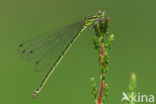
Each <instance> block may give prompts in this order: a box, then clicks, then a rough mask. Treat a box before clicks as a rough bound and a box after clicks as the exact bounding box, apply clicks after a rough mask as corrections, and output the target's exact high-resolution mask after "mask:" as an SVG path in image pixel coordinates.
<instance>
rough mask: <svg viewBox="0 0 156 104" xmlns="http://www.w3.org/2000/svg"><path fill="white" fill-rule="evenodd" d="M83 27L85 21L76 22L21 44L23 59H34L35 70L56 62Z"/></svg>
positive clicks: (20, 52) (20, 51)
mask: <svg viewBox="0 0 156 104" xmlns="http://www.w3.org/2000/svg"><path fill="white" fill-rule="evenodd" d="M82 28H83V21H80V22H76V23H74V24H72V25H69V26H67V27H64V28H61V29H59V30H58V31H56V32H49V33H46V34H43V35H40V36H38V37H36V38H33V39H31V40H28V41H26V42H24V43H22V44H20V45H19V54H20V55H21V56H22V59H24V60H28V61H33V62H34V63H35V71H40V70H42V69H44V68H45V67H48V66H49V65H51V66H52V65H54V64H56V62H57V60H58V59H59V57H61V56H62V54H63V53H64V51H65V50H66V49H67V48H68V46H69V45H70V44H71V43H72V41H73V40H74V39H75V38H76V37H77V35H78V34H79V32H80V31H81V29H82Z"/></svg>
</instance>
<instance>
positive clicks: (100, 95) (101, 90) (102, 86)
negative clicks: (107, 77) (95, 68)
mask: <svg viewBox="0 0 156 104" xmlns="http://www.w3.org/2000/svg"><path fill="white" fill-rule="evenodd" d="M100 44H101V68H103V58H104V46H103V43H102V42H100ZM103 88H104V80H103V72H102V71H101V88H100V93H99V99H98V102H97V104H101V99H102V94H103Z"/></svg>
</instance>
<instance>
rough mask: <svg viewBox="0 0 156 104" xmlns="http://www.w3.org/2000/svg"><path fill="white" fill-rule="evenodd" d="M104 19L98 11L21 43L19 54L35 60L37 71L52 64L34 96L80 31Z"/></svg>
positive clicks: (29, 59) (102, 14)
mask: <svg viewBox="0 0 156 104" xmlns="http://www.w3.org/2000/svg"><path fill="white" fill-rule="evenodd" d="M104 19H105V16H104V12H103V11H98V13H96V14H95V15H91V16H88V17H86V18H84V19H83V20H81V21H78V22H76V23H74V24H71V25H68V26H66V27H64V28H61V29H58V30H57V31H55V32H48V33H45V34H43V35H40V36H38V37H35V38H32V39H30V40H27V41H25V42H23V43H21V44H20V45H19V54H20V55H21V57H22V59H24V60H28V61H32V62H34V63H35V69H34V70H35V71H40V70H42V69H44V68H46V67H48V66H50V65H52V66H51V69H50V70H49V72H48V73H47V75H46V76H45V78H44V79H43V81H42V82H41V84H40V86H39V87H38V88H37V89H36V90H35V91H34V92H33V94H32V96H33V97H35V96H37V95H38V94H39V92H40V91H41V89H42V88H43V86H44V84H45V83H46V81H47V80H48V78H49V76H50V75H51V74H52V72H53V70H54V69H55V67H56V65H57V64H58V63H59V61H60V60H61V59H62V57H63V55H64V54H65V53H66V52H67V50H68V49H69V47H70V46H71V44H72V43H73V41H74V40H75V39H76V38H77V37H78V36H79V35H80V33H81V32H82V31H84V30H85V29H86V28H89V27H93V26H94V25H96V24H98V23H99V22H100V21H102V20H104Z"/></svg>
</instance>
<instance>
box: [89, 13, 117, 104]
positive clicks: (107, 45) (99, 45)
mask: <svg viewBox="0 0 156 104" xmlns="http://www.w3.org/2000/svg"><path fill="white" fill-rule="evenodd" d="M103 17H104V18H101V19H100V20H99V22H98V23H97V24H96V25H94V26H93V28H94V30H95V36H94V37H93V44H94V47H95V49H96V50H97V52H98V63H99V72H100V79H101V84H103V86H102V88H103V89H102V98H99V99H100V100H101V99H102V102H104V100H105V99H106V98H107V96H108V88H109V87H108V84H106V82H105V79H106V72H107V71H108V67H107V65H108V63H109V54H108V51H109V49H111V47H112V43H113V40H114V35H113V34H112V35H110V36H109V37H107V35H108V23H109V17H107V16H106V15H105V13H104V12H103ZM91 87H92V94H93V96H94V99H95V102H96V104H102V102H101V101H99V100H98V97H97V90H98V89H97V87H96V82H95V80H94V78H91ZM100 91H101V90H100ZM100 94H101V93H100V92H99V97H101V96H100Z"/></svg>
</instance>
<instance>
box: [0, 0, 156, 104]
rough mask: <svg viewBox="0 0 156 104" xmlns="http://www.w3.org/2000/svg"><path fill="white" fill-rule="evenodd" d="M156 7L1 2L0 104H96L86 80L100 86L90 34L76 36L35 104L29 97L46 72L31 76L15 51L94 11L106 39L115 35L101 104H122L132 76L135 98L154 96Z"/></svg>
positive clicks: (151, 0) (146, 1) (129, 2)
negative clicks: (102, 17) (102, 16)
mask: <svg viewBox="0 0 156 104" xmlns="http://www.w3.org/2000/svg"><path fill="white" fill-rule="evenodd" d="M155 5H156V1H155V0H94V1H93V0H0V104H21V103H22V104H94V100H93V96H92V94H91V91H90V77H92V76H93V77H95V78H96V81H97V83H100V81H99V72H98V62H97V52H96V51H95V50H94V47H93V44H92V37H93V35H94V31H85V32H83V33H82V34H81V35H80V37H79V38H78V39H77V41H76V42H75V43H74V45H73V46H72V47H71V48H70V50H69V51H68V53H67V54H66V55H65V57H64V58H63V60H62V61H61V63H60V64H59V65H58V66H57V68H56V70H55V71H54V74H53V75H52V76H51V77H50V78H49V80H48V82H47V84H46V86H45V87H44V88H43V90H42V91H41V93H40V94H39V96H38V97H37V98H36V99H32V98H31V94H32V92H33V91H34V90H35V89H36V88H37V87H38V85H39V84H40V82H41V81H42V79H43V78H44V76H45V75H46V73H47V71H48V69H45V70H44V71H43V72H34V71H33V68H34V64H33V63H30V62H25V61H22V60H21V58H20V56H19V55H18V52H17V47H18V45H19V44H20V43H21V42H22V41H24V40H27V39H30V38H32V37H34V36H37V35H40V34H42V33H44V32H47V31H51V30H55V29H57V28H60V27H63V26H65V25H68V24H72V23H74V22H76V21H79V20H80V19H83V18H84V17H86V16H89V15H92V14H95V13H96V12H97V11H98V10H105V11H106V13H107V15H108V16H109V17H110V25H109V33H114V34H115V42H114V44H113V48H112V49H111V51H110V64H109V67H110V70H109V71H108V73H107V83H108V84H109V86H110V89H109V96H108V98H107V100H106V101H105V104H120V101H121V97H122V92H123V91H125V92H126V91H127V88H128V84H129V78H130V73H131V72H135V73H136V75H137V91H138V92H140V93H141V94H154V95H156V83H155V78H156V77H155V76H156V54H155V53H156V47H155V45H156V13H155V10H156V6H155Z"/></svg>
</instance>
